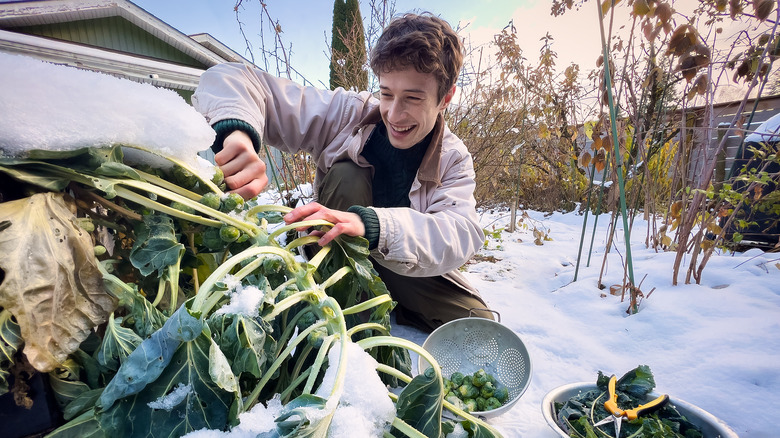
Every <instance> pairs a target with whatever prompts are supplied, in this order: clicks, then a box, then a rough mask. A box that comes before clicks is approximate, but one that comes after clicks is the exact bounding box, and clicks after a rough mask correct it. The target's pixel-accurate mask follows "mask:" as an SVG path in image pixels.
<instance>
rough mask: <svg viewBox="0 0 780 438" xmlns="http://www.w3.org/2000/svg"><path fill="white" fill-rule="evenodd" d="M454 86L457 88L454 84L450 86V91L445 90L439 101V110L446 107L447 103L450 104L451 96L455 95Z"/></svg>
mask: <svg viewBox="0 0 780 438" xmlns="http://www.w3.org/2000/svg"><path fill="white" fill-rule="evenodd" d="M455 88H457V87H456V86H455V85H453V86H452V88H450V91H448V92H447V94H445V95H444V98H443V99H442V100H441V103H440V104H439V111H443V110H444V109H445V108H447V105H449V104H450V102H451V101H452V96H454V95H455Z"/></svg>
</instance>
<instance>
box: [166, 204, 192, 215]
mask: <svg viewBox="0 0 780 438" xmlns="http://www.w3.org/2000/svg"><path fill="white" fill-rule="evenodd" d="M171 208H173V209H176V210H179V211H181V212H184V213H188V214H195V210H194V209H193V208H192V207H190V206H189V205H186V204H182V203H181V202H179V201H173V202H171Z"/></svg>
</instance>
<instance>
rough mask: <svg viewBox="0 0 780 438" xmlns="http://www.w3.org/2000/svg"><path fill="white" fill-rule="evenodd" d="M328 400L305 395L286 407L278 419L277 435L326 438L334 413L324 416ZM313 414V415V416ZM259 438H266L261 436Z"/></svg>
mask: <svg viewBox="0 0 780 438" xmlns="http://www.w3.org/2000/svg"><path fill="white" fill-rule="evenodd" d="M327 403H328V400H326V399H324V398H322V397H318V396H316V395H312V394H303V395H300V396H298V397H296V398H295V399H293V400H292V401H290V402H289V403H287V405H285V407H284V410H283V411H282V413H281V414H280V415H279V416H278V417H277V418H276V433H277V435H273V434H271V435H268V437H272V436H279V437H281V438H293V437H295V438H325V437H327V436H328V428H329V427H330V421H331V419H332V418H333V412H332V411H331V412H329V413H328V414H326V415H322V412H321V411H323V410H325V409H327ZM312 414H313V415H312ZM258 438H266V436H264V435H262V434H261V435H259V436H258Z"/></svg>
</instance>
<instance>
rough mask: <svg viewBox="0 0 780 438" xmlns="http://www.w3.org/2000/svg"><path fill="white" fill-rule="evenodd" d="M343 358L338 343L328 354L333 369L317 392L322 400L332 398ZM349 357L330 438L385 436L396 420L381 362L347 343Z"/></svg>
mask: <svg viewBox="0 0 780 438" xmlns="http://www.w3.org/2000/svg"><path fill="white" fill-rule="evenodd" d="M340 357H341V346H340V343H336V344H335V345H333V346H332V347H331V349H330V351H329V352H328V363H329V364H330V366H329V367H328V369H327V370H326V371H325V376H324V377H323V379H322V383H321V384H320V387H319V388H318V389H317V392H316V394H317V395H319V396H320V397H323V398H329V396H330V393H331V392H332V390H333V385H334V382H335V379H336V372H337V364H338V361H339V358H340ZM347 357H348V360H349V366H348V367H347V374H346V376H345V379H344V386H343V387H342V388H341V391H342V392H341V397H340V398H339V406H338V408H337V409H336V413H335V414H334V415H333V420H332V421H331V425H330V429H329V432H328V435H329V436H334V437H340V436H344V437H346V436H360V437H381V436H382V434H383V432H384V430H385V428H386V427H388V426H389V425H390V423H391V422H392V421H393V419H394V418H395V404H393V402H392V400H391V399H390V397H389V395H388V390H387V386H385V384H384V383H382V379H381V378H380V377H379V374H378V373H377V371H376V367H377V365H378V363H377V362H376V360H375V359H374V358H373V357H371V355H369V354H368V353H366V352H365V351H363V349H362V348H360V346H358V345H357V344H355V343H354V342H347Z"/></svg>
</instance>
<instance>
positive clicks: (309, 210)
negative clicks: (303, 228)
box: [284, 202, 325, 224]
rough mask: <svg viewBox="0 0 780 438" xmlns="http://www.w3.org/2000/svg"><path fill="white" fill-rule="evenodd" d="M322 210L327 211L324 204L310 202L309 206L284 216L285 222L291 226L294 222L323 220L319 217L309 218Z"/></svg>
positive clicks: (303, 206) (295, 209) (296, 209)
mask: <svg viewBox="0 0 780 438" xmlns="http://www.w3.org/2000/svg"><path fill="white" fill-rule="evenodd" d="M322 209H325V206H323V205H322V204H320V203H318V202H310V203H308V204H304V205H301V206H300V207H296V208H294V209H293V210H292V211H291V212H289V213H287V214H286V215H284V221H285V222H286V223H288V224H291V223H293V222H300V221H302V220H306V219H321V218H319V217H317V218H312V217H309V216H312V215H313V214H315V213H317V212H318V211H320V210H322ZM304 218H305V219H304Z"/></svg>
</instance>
